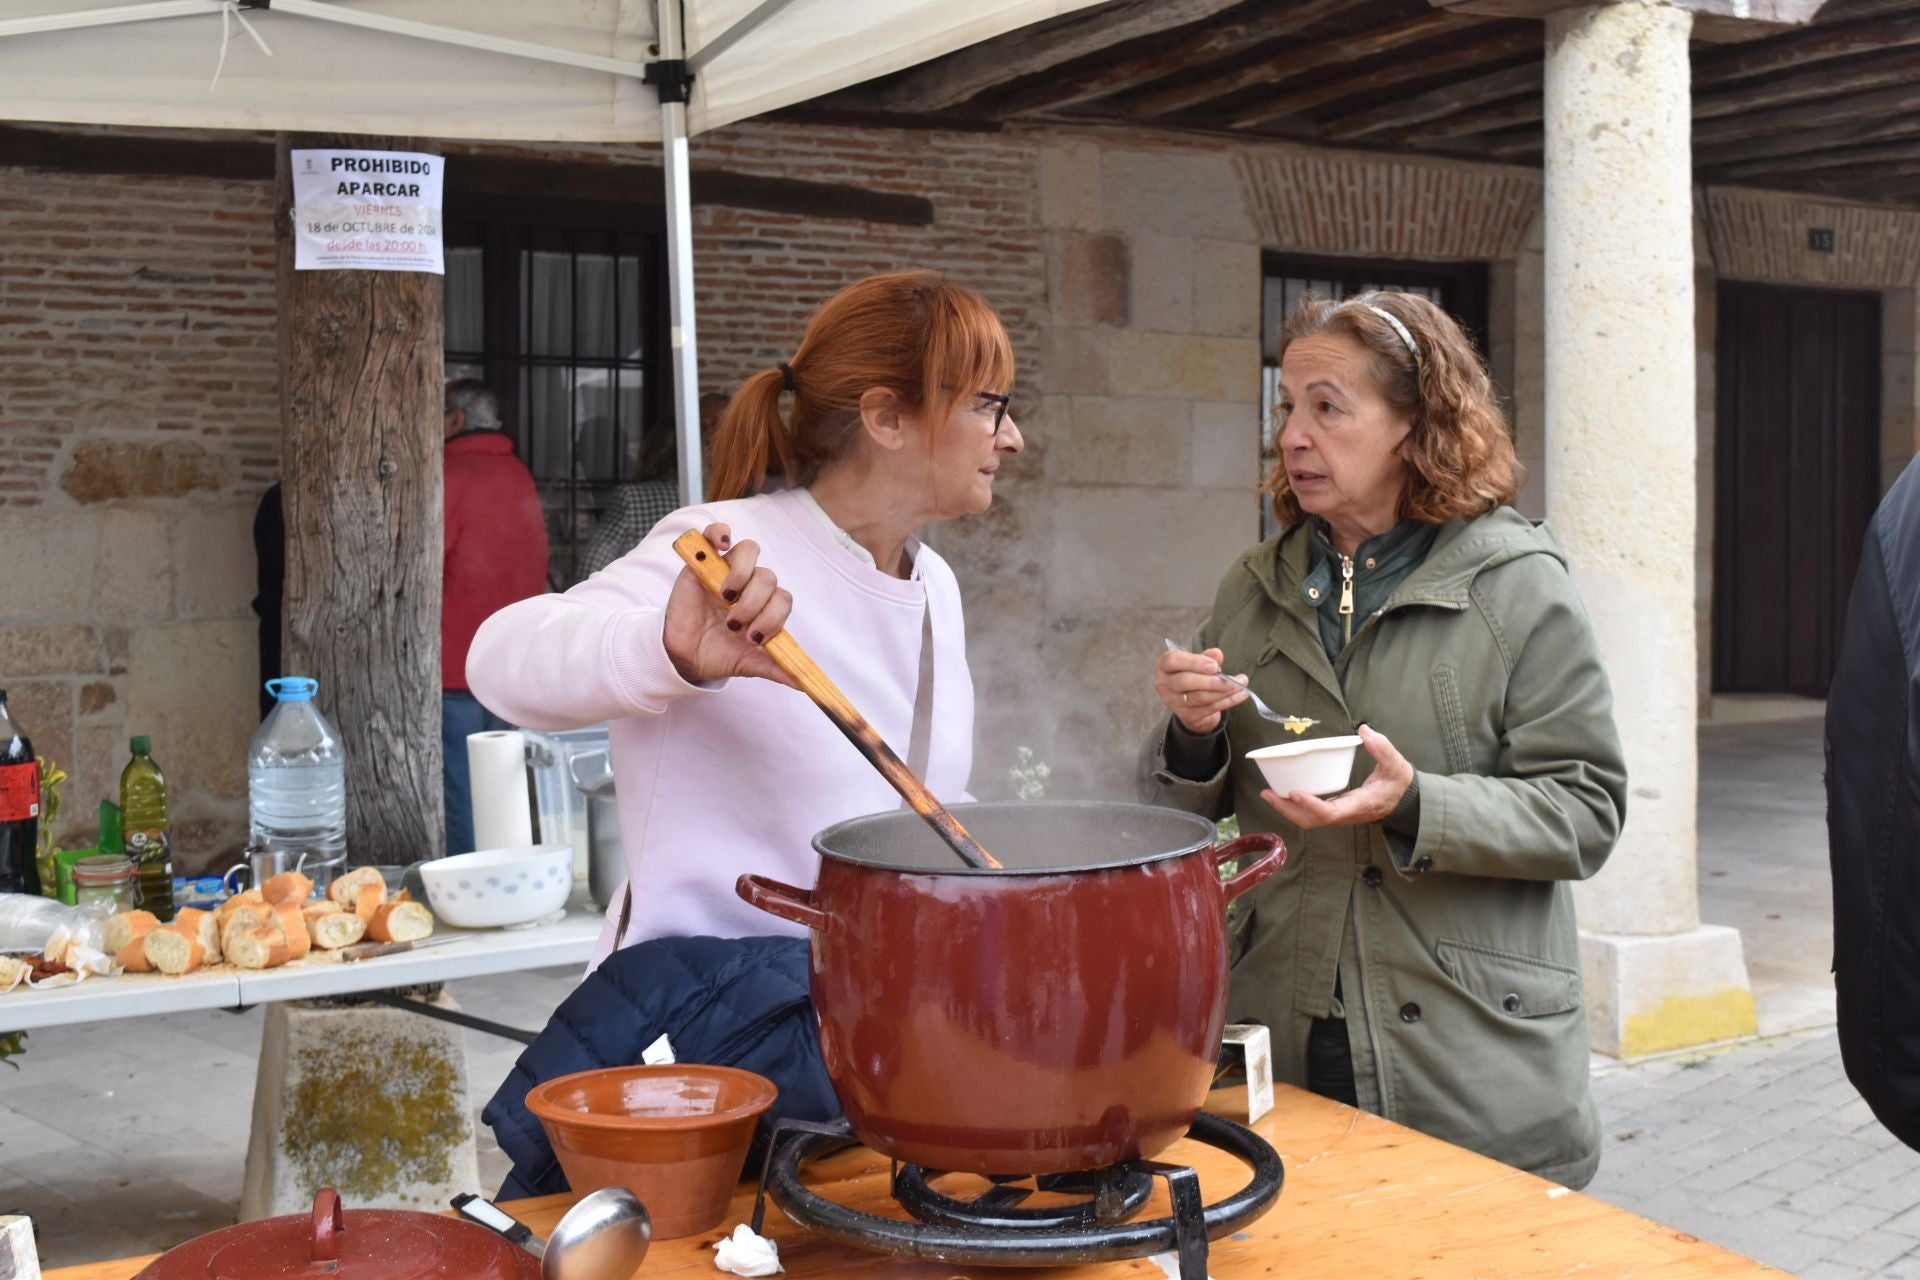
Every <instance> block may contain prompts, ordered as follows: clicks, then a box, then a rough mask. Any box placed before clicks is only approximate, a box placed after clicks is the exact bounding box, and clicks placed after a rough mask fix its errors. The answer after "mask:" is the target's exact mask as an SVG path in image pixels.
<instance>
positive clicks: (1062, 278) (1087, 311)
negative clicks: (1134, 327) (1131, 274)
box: [1047, 232, 1130, 325]
mask: <svg viewBox="0 0 1920 1280" xmlns="http://www.w3.org/2000/svg"><path fill="white" fill-rule="evenodd" d="M1047 239H1048V242H1049V245H1050V247H1051V250H1052V251H1051V252H1050V253H1049V254H1048V256H1047V262H1048V282H1047V283H1048V293H1049V295H1050V298H1051V301H1052V303H1053V316H1054V319H1056V320H1059V321H1062V322H1064V323H1066V324H1077V325H1089V324H1106V325H1122V324H1125V323H1126V322H1127V278H1128V268H1129V261H1130V259H1129V256H1128V253H1127V242H1126V241H1125V240H1124V239H1122V238H1121V237H1119V236H1116V235H1082V234H1080V233H1078V232H1058V233H1055V234H1053V235H1050V236H1049V237H1048V238H1047Z"/></svg>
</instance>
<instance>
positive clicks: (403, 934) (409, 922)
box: [367, 902, 433, 942]
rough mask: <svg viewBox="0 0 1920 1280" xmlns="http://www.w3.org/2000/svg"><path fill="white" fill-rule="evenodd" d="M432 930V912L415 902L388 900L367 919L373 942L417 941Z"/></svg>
mask: <svg viewBox="0 0 1920 1280" xmlns="http://www.w3.org/2000/svg"><path fill="white" fill-rule="evenodd" d="M432 932H433V912H431V911H429V910H427V909H426V908H425V907H423V906H421V905H420V904H419V903H417V902H388V903H385V904H383V905H382V906H381V907H380V909H379V910H377V911H375V912H374V913H373V919H371V920H369V921H367V937H368V938H369V939H371V940H372V941H374V942H418V941H420V939H422V938H424V937H427V936H428V935H430V934H431V933H432Z"/></svg>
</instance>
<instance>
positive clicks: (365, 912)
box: [353, 880, 387, 924]
mask: <svg viewBox="0 0 1920 1280" xmlns="http://www.w3.org/2000/svg"><path fill="white" fill-rule="evenodd" d="M386 900H387V885H386V882H385V881H384V880H383V881H381V882H380V883H379V884H362V885H361V886H360V887H359V888H358V889H355V890H354V891H353V914H355V915H357V916H359V917H360V918H361V919H362V920H365V921H366V922H367V923H368V924H372V923H373V913H374V912H376V911H378V910H379V909H380V905H381V904H382V903H383V902H385V901H386Z"/></svg>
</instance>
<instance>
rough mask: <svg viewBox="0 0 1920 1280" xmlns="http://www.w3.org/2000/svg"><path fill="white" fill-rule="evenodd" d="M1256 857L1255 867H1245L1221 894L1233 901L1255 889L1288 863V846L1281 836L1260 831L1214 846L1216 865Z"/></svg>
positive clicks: (1222, 884) (1222, 889) (1221, 889)
mask: <svg viewBox="0 0 1920 1280" xmlns="http://www.w3.org/2000/svg"><path fill="white" fill-rule="evenodd" d="M1250 855H1254V860H1253V864H1252V865H1251V866H1247V867H1242V868H1241V869H1240V871H1239V872H1238V874H1236V875H1235V876H1234V877H1233V879H1231V880H1226V881H1223V882H1222V883H1221V885H1220V891H1221V892H1222V893H1223V894H1225V895H1226V900H1227V901H1228V902H1232V901H1233V900H1234V899H1235V898H1237V897H1239V896H1240V895H1241V894H1243V893H1245V892H1246V891H1247V890H1249V889H1251V888H1253V886H1255V885H1257V884H1259V883H1260V882H1261V881H1262V880H1265V879H1266V878H1267V877H1268V876H1270V875H1272V874H1273V873H1274V872H1276V871H1278V870H1279V869H1280V868H1281V867H1283V866H1285V865H1286V864H1287V846H1286V844H1285V843H1284V842H1283V841H1282V840H1281V839H1280V837H1279V836H1276V835H1272V834H1269V833H1266V832H1257V833H1255V834H1253V835H1250V836H1241V837H1239V838H1238V839H1235V840H1229V841H1227V842H1226V843H1225V844H1217V845H1215V846H1214V847H1213V865H1214V866H1216V867H1217V866H1219V865H1220V864H1221V863H1223V862H1232V861H1233V860H1234V859H1236V858H1245V857H1248V856H1250Z"/></svg>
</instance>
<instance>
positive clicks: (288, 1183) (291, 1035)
mask: <svg viewBox="0 0 1920 1280" xmlns="http://www.w3.org/2000/svg"><path fill="white" fill-rule="evenodd" d="M438 999H439V1000H440V1001H442V1002H444V1003H445V1004H447V1005H448V1006H449V1007H451V1001H449V1000H448V999H447V997H446V996H444V995H443V996H440V997H438ZM266 1018H267V1021H266V1026H265V1027H264V1028H263V1029H262V1034H261V1042H260V1069H259V1075H258V1078H257V1080H256V1082H255V1085H254V1094H253V1135H252V1140H251V1142H250V1143H249V1145H248V1148H247V1172H246V1186H245V1190H244V1192H243V1193H242V1196H241V1201H240V1217H241V1220H242V1221H248V1222H250V1221H253V1220H254V1219H257V1218H270V1217H273V1216H275V1215H277V1214H284V1213H301V1212H305V1211H306V1210H308V1209H310V1208H311V1206H312V1204H313V1196H314V1193H315V1192H316V1191H318V1190H319V1189H320V1188H321V1187H333V1188H335V1189H336V1190H338V1191H339V1192H340V1195H341V1197H342V1198H343V1199H344V1200H345V1201H346V1202H347V1204H349V1205H351V1206H352V1207H354V1208H356V1209H366V1208H389V1209H424V1210H429V1211H439V1210H441V1209H443V1208H445V1206H446V1203H447V1200H448V1199H449V1198H450V1197H452V1196H454V1195H456V1194H458V1193H459V1192H461V1191H470V1190H472V1189H473V1188H474V1187H476V1186H478V1185H479V1180H480V1170H479V1165H478V1163H477V1161H476V1158H475V1147H474V1131H473V1112H472V1108H471V1106H470V1105H469V1102H468V1097H467V1059H466V1047H465V1045H464V1043H463V1042H462V1040H461V1035H460V1031H459V1030H458V1029H457V1028H455V1027H452V1026H450V1025H448V1024H446V1023H444V1022H435V1021H433V1020H431V1019H428V1018H424V1017H421V1016H420V1015H418V1014H413V1013H406V1012H404V1011H402V1010H399V1009H389V1008H386V1007H384V1006H377V1005H329V1004H327V1003H325V1002H322V1001H292V1002H287V1003H282V1004H274V1005H269V1006H268V1007H267V1011H266Z"/></svg>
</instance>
